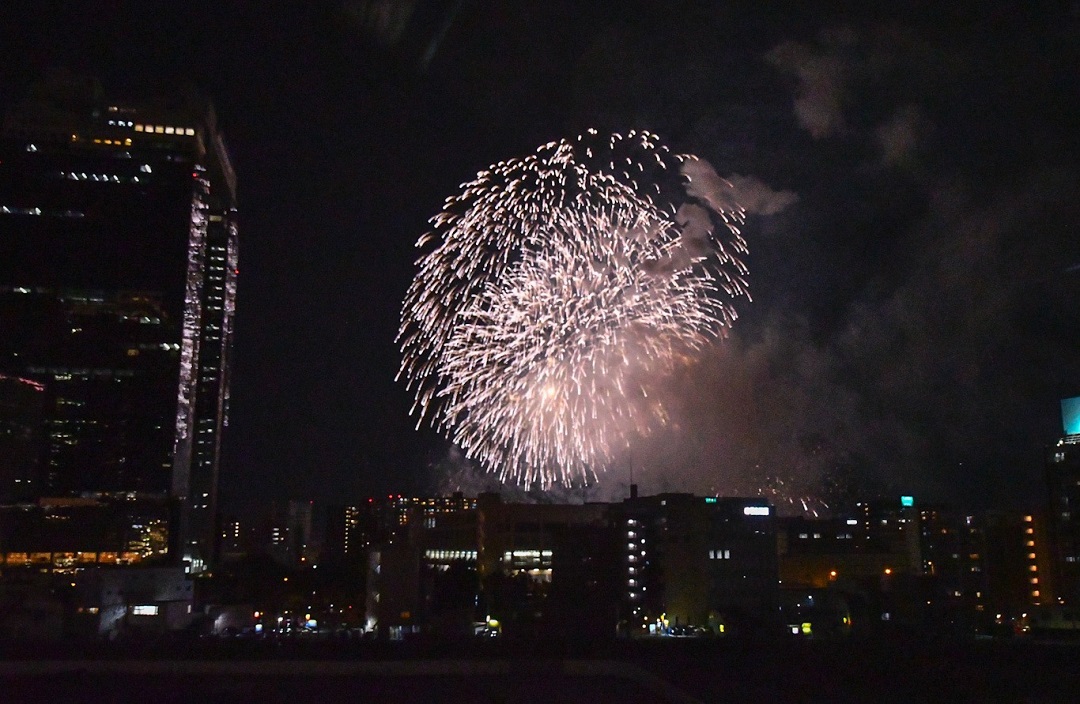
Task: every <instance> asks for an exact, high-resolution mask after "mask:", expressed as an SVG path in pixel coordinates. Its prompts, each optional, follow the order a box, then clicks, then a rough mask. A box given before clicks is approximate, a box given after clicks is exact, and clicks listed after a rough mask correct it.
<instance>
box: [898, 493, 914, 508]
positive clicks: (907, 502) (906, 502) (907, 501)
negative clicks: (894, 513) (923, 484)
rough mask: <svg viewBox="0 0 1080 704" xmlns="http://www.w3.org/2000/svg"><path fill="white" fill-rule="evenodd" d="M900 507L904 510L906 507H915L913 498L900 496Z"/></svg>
mask: <svg viewBox="0 0 1080 704" xmlns="http://www.w3.org/2000/svg"><path fill="white" fill-rule="evenodd" d="M900 505H901V506H904V507H905V508H906V507H908V506H914V505H915V497H914V496H901V497H900Z"/></svg>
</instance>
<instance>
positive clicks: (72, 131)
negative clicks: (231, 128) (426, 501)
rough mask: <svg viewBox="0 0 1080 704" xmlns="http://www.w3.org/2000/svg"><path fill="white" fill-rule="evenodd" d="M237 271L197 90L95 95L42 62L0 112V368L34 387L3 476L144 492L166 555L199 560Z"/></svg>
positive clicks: (231, 178) (105, 496)
mask: <svg viewBox="0 0 1080 704" xmlns="http://www.w3.org/2000/svg"><path fill="white" fill-rule="evenodd" d="M237 274H238V270H237V216H236V177H235V174H234V172H233V169H232V166H231V163H230V160H229V156H228V153H227V151H226V149H225V145H224V142H223V140H222V136H221V133H220V131H219V130H218V128H217V124H216V118H215V113H214V110H213V108H212V106H211V105H210V104H209V103H208V102H207V101H205V100H204V99H201V98H200V97H198V96H197V95H195V94H194V93H193V92H191V91H188V92H180V93H179V94H177V95H171V96H165V97H157V98H153V99H151V100H142V101H119V100H112V99H107V98H106V96H105V95H104V94H103V92H102V90H101V89H100V87H99V86H98V84H97V83H96V82H94V81H91V80H87V79H83V78H79V77H74V76H71V75H68V74H62V73H56V74H53V75H51V76H50V77H48V78H47V79H46V80H44V81H42V82H41V83H40V84H38V85H37V86H35V87H34V88H33V89H32V91H31V93H30V95H29V96H28V97H27V99H26V100H25V101H24V102H23V103H22V104H20V105H18V106H17V107H16V108H15V109H14V110H12V111H11V112H10V113H9V114H8V115H7V117H6V119H5V122H4V126H3V131H2V133H0V330H3V334H2V335H0V376H4V377H7V378H9V379H18V380H22V381H21V382H20V383H22V384H23V385H24V386H25V385H26V384H32V385H35V386H34V387H30V388H33V389H34V390H35V391H37V390H38V388H40V394H41V396H42V398H41V399H40V400H39V399H33V403H32V404H31V405H29V406H28V405H27V404H28V403H30V402H29V401H28V402H26V403H23V404H22V405H21V406H20V407H19V408H20V410H18V413H16V411H15V410H9V411H8V415H9V417H10V418H11V419H12V420H9V421H8V424H9V425H10V426H11V427H12V428H14V427H15V420H14V419H15V418H16V416H17V417H18V418H20V419H25V418H38V419H39V421H40V425H41V427H40V438H41V439H40V442H38V443H36V444H34V443H32V442H31V440H32V439H33V437H34V433H33V432H31V429H26V428H24V427H23V426H25V425H26V424H25V421H24V420H20V425H19V428H20V429H21V431H20V432H22V433H23V437H25V438H27V440H26V441H25V442H23V443H22V444H21V445H20V447H23V448H26V447H31V448H39V450H38V451H37V452H36V454H35V456H34V457H33V458H32V460H25V459H24V460H21V461H20V464H19V466H18V469H17V470H14V469H12V470H8V471H9V473H18V474H19V477H18V478H19V480H20V484H21V483H22V482H23V481H26V482H28V483H29V484H30V486H31V487H32V490H31V491H30V492H29V495H30V496H32V497H37V498H41V497H57V496H72V495H80V496H83V497H84V498H86V497H92V498H98V499H100V500H102V501H114V502H115V501H125V502H132V503H139V502H142V503H148V504H153V503H155V502H157V503H159V504H161V505H163V506H166V507H167V510H166V513H167V514H168V515H169V526H170V527H169V546H170V547H169V552H170V556H171V558H172V559H173V560H181V559H182V560H184V561H186V562H187V563H188V564H189V565H190V568H191V571H192V572H200V571H202V570H203V569H205V567H206V565H207V563H208V561H209V560H210V559H211V557H212V554H213V546H214V542H215V537H216V530H215V526H214V523H215V520H214V518H215V512H216V502H217V484H218V472H219V465H220V454H221V436H222V432H223V429H224V427H225V426H226V425H227V424H228V402H229V368H230V363H231V343H232V331H233V315H234V310H235V295H236V278H237ZM9 385H10V384H9ZM23 392H25V389H21V390H20V393H23ZM9 395H10V394H9ZM23 395H25V393H23ZM10 405H12V404H9V406H10ZM24 451H25V450H24ZM20 490H21V493H22V494H23V495H26V494H27V493H28V492H27V491H26V490H25V487H24V486H21V487H20ZM144 513H145V512H144Z"/></svg>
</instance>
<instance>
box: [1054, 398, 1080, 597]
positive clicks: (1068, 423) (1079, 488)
mask: <svg viewBox="0 0 1080 704" xmlns="http://www.w3.org/2000/svg"><path fill="white" fill-rule="evenodd" d="M1061 419H1062V426H1063V429H1064V431H1065V434H1064V435H1063V436H1062V437H1061V439H1060V440H1058V441H1057V444H1055V445H1054V446H1053V447H1051V448H1049V449H1048V450H1047V455H1046V481H1047V488H1048V489H1049V506H1048V507H1047V516H1046V518H1047V529H1048V532H1049V542H1050V551H1051V555H1052V556H1053V562H1054V577H1055V578H1056V579H1057V591H1058V594H1059V595H1060V598H1061V601H1062V602H1064V603H1066V604H1069V605H1070V606H1072V605H1075V604H1076V603H1077V602H1080V515H1076V511H1074V509H1076V508H1080V397H1076V398H1068V399H1064V400H1062V402H1061Z"/></svg>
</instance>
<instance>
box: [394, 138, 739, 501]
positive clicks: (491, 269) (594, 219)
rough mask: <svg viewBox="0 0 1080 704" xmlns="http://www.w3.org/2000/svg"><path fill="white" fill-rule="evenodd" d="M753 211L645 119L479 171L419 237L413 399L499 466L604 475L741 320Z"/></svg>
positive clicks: (408, 325)
mask: <svg viewBox="0 0 1080 704" xmlns="http://www.w3.org/2000/svg"><path fill="white" fill-rule="evenodd" d="M742 219H743V212H742V209H741V208H739V207H738V206H737V205H735V203H734V202H733V201H732V200H731V195H730V184H727V183H726V182H724V181H723V180H722V179H720V178H719V177H718V176H717V175H716V173H715V172H714V171H713V170H712V168H711V167H710V166H709V165H708V164H707V163H705V162H704V161H701V160H698V159H696V157H692V156H687V155H676V154H672V153H671V152H670V151H669V150H668V149H667V148H666V147H665V146H663V145H662V144H661V143H660V142H659V140H658V139H657V138H656V136H655V135H652V134H650V133H647V132H640V133H630V134H629V135H627V136H625V137H623V136H620V135H614V136H612V137H611V138H609V139H606V140H604V139H599V138H598V137H597V135H596V134H595V133H592V132H591V133H589V134H587V135H584V136H581V137H578V138H577V139H575V140H572V141H559V142H552V143H549V144H546V145H544V146H542V147H541V148H540V149H538V150H537V152H536V153H535V154H533V155H530V156H528V157H525V158H523V159H515V160H511V161H506V162H500V163H498V164H495V165H493V166H491V167H490V168H488V169H487V170H485V171H482V172H480V173H479V174H478V175H477V177H476V179H474V180H473V181H470V182H468V183H466V184H463V185H462V190H461V193H460V194H458V195H456V196H453V197H451V198H449V199H447V201H446V204H445V207H444V209H443V211H442V212H441V213H440V214H439V215H437V216H436V217H435V218H433V219H432V221H431V224H432V230H431V231H430V232H428V233H427V234H425V235H424V236H423V237H422V238H421V239H420V241H419V242H418V245H417V246H418V247H420V248H422V249H423V250H424V254H423V255H422V257H421V259H420V261H419V262H418V267H419V270H418V273H417V275H416V278H415V279H414V281H413V283H412V285H411V286H410V288H409V290H408V293H407V294H406V297H405V303H404V306H403V311H402V322H401V330H400V333H399V342H400V343H401V346H402V353H403V361H402V366H401V373H400V374H399V376H404V378H405V379H406V383H407V384H408V386H409V388H410V390H412V391H413V392H414V393H415V395H416V404H415V406H414V408H413V412H414V413H415V414H416V415H418V416H419V419H420V422H423V421H424V420H425V419H427V420H430V421H431V422H432V423H433V425H434V426H435V427H436V428H437V429H438V430H439V431H440V432H442V433H444V434H445V435H447V437H449V438H450V439H451V440H453V441H454V442H455V443H457V444H458V445H460V446H461V448H462V449H463V450H464V451H465V453H466V456H468V457H469V458H470V459H475V460H478V461H479V462H480V463H481V464H482V465H483V466H484V467H485V468H486V469H487V470H488V471H491V472H495V473H497V474H498V475H499V476H500V478H502V479H503V480H506V479H515V480H518V481H522V482H524V483H526V484H534V483H538V484H540V485H548V484H550V483H552V482H556V481H557V482H562V483H564V484H570V483H574V482H576V481H588V480H590V479H592V478H594V477H595V476H596V474H597V472H599V471H602V470H603V469H604V468H605V467H606V466H607V465H608V464H609V463H610V462H611V461H612V459H613V458H614V457H615V456H616V455H617V454H618V453H619V452H620V451H622V450H625V449H626V448H628V447H630V445H631V444H632V442H633V440H634V438H636V437H641V436H644V435H647V434H649V433H650V432H652V431H653V430H654V429H655V428H657V427H659V426H662V425H664V424H666V423H667V420H668V419H667V413H668V411H667V409H666V408H665V404H664V403H663V402H662V400H661V398H662V394H661V393H659V390H660V388H661V386H662V385H663V384H664V382H665V380H667V379H668V378H669V377H670V375H671V374H672V373H673V372H674V371H675V370H676V369H677V368H678V367H679V366H681V365H683V364H687V363H689V362H690V361H692V360H693V359H694V358H695V357H696V354H697V352H698V351H700V350H701V349H702V348H703V347H704V346H705V345H707V344H709V343H710V342H711V341H713V340H714V339H716V338H717V337H718V336H720V335H721V334H722V333H723V331H724V329H725V328H726V327H727V326H729V325H730V324H731V323H732V322H733V321H734V320H735V317H736V314H735V310H734V308H733V307H732V305H731V301H732V300H733V299H735V298H737V297H739V296H743V295H746V282H745V275H746V269H745V267H744V266H743V264H742V263H741V261H740V259H739V257H740V256H741V255H742V254H744V253H745V252H746V245H745V242H744V240H743V238H742V236H741V234H740V232H739V225H740V224H741V222H742Z"/></svg>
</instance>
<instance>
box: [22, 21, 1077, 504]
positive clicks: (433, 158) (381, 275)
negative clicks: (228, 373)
mask: <svg viewBox="0 0 1080 704" xmlns="http://www.w3.org/2000/svg"><path fill="white" fill-rule="evenodd" d="M865 4H866V3H852V8H861V7H862V6H863V5H865ZM271 5H272V7H271ZM757 5H760V3H734V4H733V3H717V2H690V1H685V2H679V1H675V0H671V1H663V0H656V1H653V2H637V1H635V0H630V1H622V2H591V1H589V0H574V1H570V0H548V1H545V2H504V1H500V0H432V1H430V2H415V3H413V2H408V1H404V0H403V1H400V2H393V1H392V0H381V1H380V0H371V1H367V2H365V1H362V0H353V1H351V2H349V1H338V2H322V1H319V0H313V1H311V2H296V3H293V2H283V3H255V2H233V3H220V2H185V3H157V2H147V1H146V0H143V1H141V2H124V1H121V0H115V1H111V2H105V1H104V0H102V1H99V2H89V3H65V2H43V1H37V2H24V1H23V0H14V1H12V0H8V1H7V2H5V3H3V6H2V8H0V108H2V109H4V110H6V109H7V108H8V107H9V106H10V105H11V104H12V102H13V101H14V100H16V99H17V98H18V97H19V96H20V95H22V94H23V92H24V90H25V89H26V86H27V84H28V82H29V81H31V80H32V79H34V78H35V77H37V76H40V75H41V73H42V72H43V71H45V70H46V69H48V68H50V67H54V66H66V67H68V68H69V69H71V70H73V71H77V72H83V73H88V74H91V75H95V76H98V77H99V78H100V79H101V80H102V82H103V83H104V85H105V86H106V89H107V91H108V92H109V93H110V94H113V95H124V94H138V93H145V92H147V91H153V90H155V89H156V88H162V87H164V88H168V87H170V86H175V85H180V84H182V83H184V82H190V83H193V84H195V85H196V86H198V87H199V88H200V89H201V90H202V91H203V92H204V93H206V94H208V95H209V96H210V97H211V98H212V99H213V100H214V102H215V104H216V106H217V110H218V113H219V120H220V123H221V126H222V128H223V130H224V133H225V138H226V142H227V144H228V145H229V147H230V151H231V152H232V155H233V158H234V162H235V166H236V170H237V173H238V185H239V201H240V212H241V230H240V234H241V263H240V271H241V274H240V292H239V300H238V318H237V331H236V348H235V378H234V386H233V394H232V398H233V405H232V425H231V428H230V435H229V437H228V438H227V460H226V465H225V467H224V473H223V476H222V491H223V496H224V499H225V501H226V504H227V507H228V505H236V504H238V503H241V502H244V501H250V500H255V499H260V500H261V499H269V498H289V497H291V498H313V499H316V500H323V501H331V500H332V501H344V500H349V499H358V498H361V497H366V496H368V495H370V494H378V493H387V492H390V491H393V492H395V493H397V492H402V493H405V492H413V491H433V490H436V489H439V488H452V487H453V486H457V485H459V484H460V485H461V486H463V487H465V488H466V489H470V488H475V487H476V486H478V485H479V484H480V483H481V482H479V481H478V480H477V478H476V477H475V476H474V473H472V472H470V471H468V469H467V468H465V467H463V463H462V462H461V460H460V457H459V456H458V455H457V453H455V452H454V451H453V449H452V448H451V447H449V445H448V444H447V443H446V442H445V441H443V440H441V439H440V438H439V437H437V436H436V435H435V434H434V433H433V432H431V431H424V430H422V431H419V432H418V431H415V430H414V429H413V428H414V424H415V419H411V418H409V416H408V411H409V407H410V404H411V398H410V396H409V395H408V393H407V392H406V390H405V388H404V385H403V384H401V383H396V382H395V381H394V375H395V373H396V371H397V367H398V351H397V345H396V343H395V341H394V338H395V335H396V331H397V326H398V318H399V314H400V302H401V299H402V297H403V295H404V292H405V290H406V288H407V286H408V284H409V282H410V280H411V278H412V276H413V273H414V260H415V257H416V250H415V249H414V247H413V244H414V242H415V241H416V239H417V238H418V237H419V236H420V235H421V234H422V233H423V232H424V231H425V229H426V221H427V219H428V218H429V217H431V216H432V215H434V214H435V213H437V212H438V211H439V209H440V206H441V204H442V202H443V199H444V198H445V197H447V196H449V195H452V194H454V193H455V192H456V191H457V190H458V185H459V184H460V183H462V182H463V181H466V180H468V179H470V178H472V177H473V176H474V175H475V174H476V172H477V171H479V170H480V169H482V168H484V167H486V166H487V165H489V164H491V163H493V162H496V161H499V160H501V159H507V158H511V157H520V156H524V155H526V154H528V153H530V152H532V151H533V150H534V149H535V148H536V147H537V146H539V145H540V144H543V143H546V142H548V141H550V140H553V139H558V138H562V137H573V136H574V135H575V134H578V133H580V132H582V131H584V130H586V129H588V128H590V127H593V128H596V129H598V130H600V131H601V132H604V131H616V132H626V131H628V130H631V129H647V130H650V131H652V132H655V133H657V134H659V135H660V136H661V137H662V138H663V139H664V141H665V142H666V143H667V144H668V145H670V146H671V147H672V148H673V149H674V150H675V151H678V152H685V153H693V154H697V155H699V156H701V157H703V158H705V159H707V160H708V161H709V162H711V163H712V164H713V166H714V167H715V168H716V170H717V172H718V173H720V174H721V175H723V176H726V177H729V178H730V180H732V181H733V182H735V183H736V185H737V186H741V187H742V190H743V199H744V203H745V204H746V205H747V206H748V209H749V210H750V211H751V213H752V214H751V217H750V218H749V220H748V223H747V227H746V228H745V229H744V234H745V236H746V238H747V240H748V243H749V247H750V252H751V253H750V256H749V258H748V260H747V262H748V265H749V267H750V285H751V291H752V295H753V302H752V303H749V302H745V301H743V302H740V303H739V306H738V307H739V314H740V320H739V321H738V323H737V325H736V326H735V328H734V329H733V331H732V334H731V335H730V337H729V338H728V339H727V340H726V341H724V342H723V343H722V344H720V345H718V346H717V347H716V349H714V350H710V351H709V352H708V353H707V354H706V355H704V356H703V359H702V360H701V362H700V364H699V365H698V366H696V367H694V368H693V369H691V370H688V371H687V372H686V373H685V375H684V376H685V378H680V379H678V380H676V381H675V382H674V383H673V392H675V394H676V395H677V397H678V398H680V399H681V404H680V407H679V409H678V411H677V413H678V422H677V423H676V426H677V427H676V428H674V429H673V430H672V431H671V432H670V433H669V434H665V435H663V436H662V437H654V438H651V439H650V440H649V441H648V442H644V443H642V446H641V447H640V449H639V450H637V451H636V454H635V457H634V460H633V462H634V465H635V473H636V478H638V479H639V481H640V482H641V483H643V484H644V485H645V487H644V488H645V489H646V490H658V489H669V490H689V491H696V492H705V491H716V492H720V493H746V492H754V491H756V490H757V489H758V488H760V487H761V486H764V485H769V486H774V487H776V486H779V483H780V482H783V486H784V487H785V490H786V491H790V492H791V493H792V494H793V495H801V494H814V495H819V496H822V497H829V496H831V495H832V494H834V493H836V492H837V491H838V490H839V489H842V488H844V487H850V486H855V487H858V488H859V490H860V491H863V492H869V493H874V492H883V493H890V492H891V493H901V492H904V493H915V494H917V495H919V496H925V497H927V498H931V499H939V500H946V501H952V502H954V503H958V504H961V505H969V506H976V507H977V506H983V505H1000V506H1010V505H1014V504H1018V503H1019V504H1023V503H1031V502H1035V501H1038V500H1039V499H1040V498H1041V495H1042V491H1043V489H1042V484H1041V471H1042V452H1043V447H1044V446H1045V445H1046V444H1047V443H1049V442H1052V441H1053V440H1054V439H1056V437H1057V436H1058V435H1060V433H1061V426H1060V420H1059V415H1058V399H1059V398H1060V397H1062V396H1070V395H1078V394H1080V309H1078V306H1077V301H1078V300H1080V237H1078V231H1077V222H1078V221H1080V128H1078V125H1080V120H1078V118H1077V114H1078V108H1080V3H1077V2H1044V3H1009V2H972V3H945V4H944V5H945V6H947V7H944V6H943V7H939V4H938V3H919V2H899V3H891V4H890V7H891V9H890V10H889V11H888V14H875V13H870V12H869V11H866V10H862V9H852V8H849V9H848V10H843V11H841V10H835V9H829V10H828V11H825V10H824V9H823V8H824V7H829V8H834V6H835V4H834V3H825V4H822V7H814V6H813V5H814V4H813V3H791V6H790V7H787V8H784V7H782V6H775V7H774V6H773V4H770V9H769V10H767V11H762V10H760V9H750V8H753V7H755V6H757ZM447 472H450V475H449V476H448V475H447ZM623 474H624V473H623V470H621V469H620V470H618V471H616V472H613V473H612V474H611V475H610V476H609V479H607V487H606V488H607V489H608V490H610V491H612V492H615V493H618V491H620V490H621V489H620V487H619V483H620V482H621V483H623V484H625V482H626V477H625V476H623ZM462 482H464V483H462Z"/></svg>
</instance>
